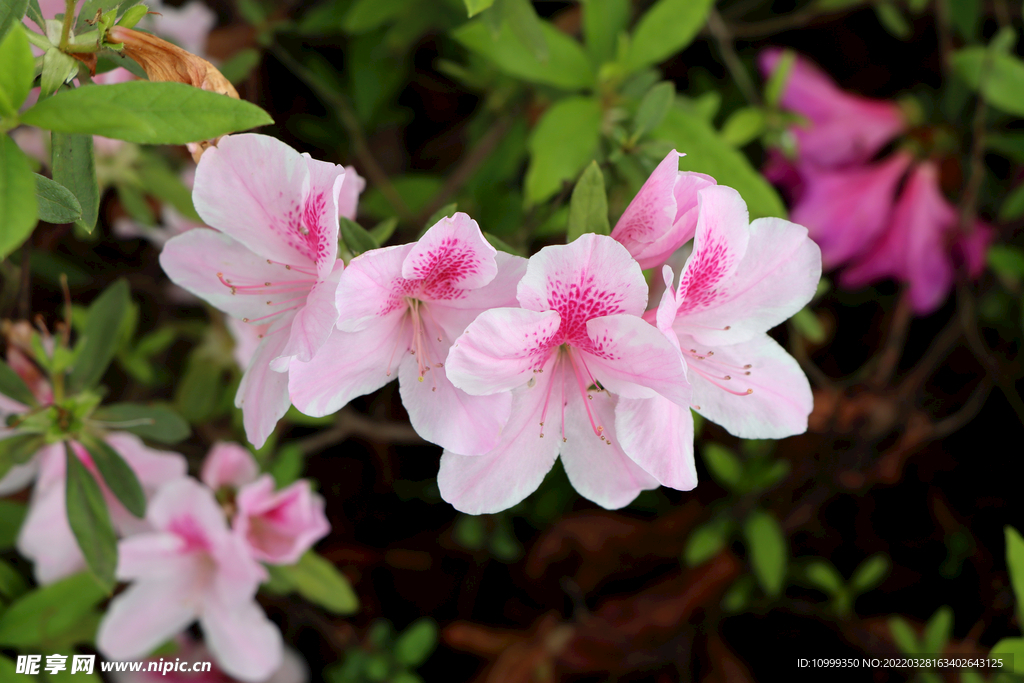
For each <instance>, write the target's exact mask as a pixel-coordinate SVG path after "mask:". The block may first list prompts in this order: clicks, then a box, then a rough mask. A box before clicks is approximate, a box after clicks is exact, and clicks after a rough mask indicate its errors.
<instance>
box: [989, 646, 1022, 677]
mask: <svg viewBox="0 0 1024 683" xmlns="http://www.w3.org/2000/svg"><path fill="white" fill-rule="evenodd" d="M997 655H1012V656H1013V668H1012V669H1011V668H1010V667H1009V666H1007V667H1005V668H1003V669H1002V670H1003V671H1008V672H1013V673H1016V674H1024V638H1003V639H1002V640H1000V641H999V642H998V643H996V644H995V645H993V646H992V649H991V650H990V651H989V653H988V656H989V657H996V656H997Z"/></svg>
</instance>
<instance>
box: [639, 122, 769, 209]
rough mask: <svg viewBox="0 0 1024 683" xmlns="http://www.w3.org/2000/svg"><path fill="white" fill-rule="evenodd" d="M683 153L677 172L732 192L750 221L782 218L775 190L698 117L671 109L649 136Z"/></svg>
mask: <svg viewBox="0 0 1024 683" xmlns="http://www.w3.org/2000/svg"><path fill="white" fill-rule="evenodd" d="M651 137H652V138H653V139H660V140H666V141H668V142H670V143H672V145H673V146H674V147H676V149H679V150H680V151H685V152H686V156H685V157H683V158H682V159H681V160H680V168H681V169H682V170H685V171H699V172H701V173H707V174H708V175H710V176H712V177H713V178H715V179H716V180H718V182H719V183H720V184H722V185H728V186H729V187H733V188H736V190H737V191H738V192H739V193H740V194H741V195H742V196H743V199H744V200H745V201H746V202H747V209H748V210H749V211H750V218H751V220H753V219H754V218H761V217H764V216H778V217H780V218H785V217H786V207H785V205H783V203H782V200H781V199H780V198H779V195H778V193H777V192H776V191H775V189H774V188H773V187H772V186H771V185H769V184H768V182H767V181H766V180H765V179H764V177H763V176H762V175H761V174H760V173H759V172H758V171H757V170H756V169H755V168H754V167H753V166H751V165H750V161H749V160H748V159H747V158H746V157H745V156H744V155H743V154H741V153H740V152H739V151H737V150H736V149H734V148H733V147H731V146H730V145H728V144H726V143H725V141H724V140H722V138H721V137H720V136H719V135H718V133H717V132H716V131H715V130H714V129H713V128H711V126H710V125H708V123H707V122H706V121H705V120H703V119H702V118H701V117H700V116H699V115H698V114H696V113H695V112H692V111H687V110H686V109H685V107H683V106H675V107H673V108H672V109H671V110H670V111H669V113H668V115H667V116H666V117H665V120H664V121H663V122H662V124H661V125H660V126H658V128H657V129H656V130H654V131H653V132H652V134H651Z"/></svg>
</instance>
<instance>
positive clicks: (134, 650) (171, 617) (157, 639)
mask: <svg viewBox="0 0 1024 683" xmlns="http://www.w3.org/2000/svg"><path fill="white" fill-rule="evenodd" d="M189 579H191V577H180V576H179V577H174V578H171V579H167V580H154V581H139V582H137V583H135V584H133V585H132V586H130V587H129V588H128V590H126V591H125V592H123V593H121V594H120V595H118V596H117V597H116V598H114V599H113V600H112V601H111V603H110V607H108V608H107V613H106V615H105V616H104V617H103V621H101V622H100V627H99V631H98V632H97V634H96V649H98V650H99V651H100V652H101V653H102V654H103V655H104V656H105V657H107V658H108V659H113V660H125V659H142V658H143V657H145V656H146V655H147V654H149V653H150V652H152V651H153V650H154V649H156V647H157V646H159V645H161V644H162V643H165V642H167V641H168V640H170V639H171V638H173V637H174V636H176V635H178V634H179V633H181V632H182V631H184V630H185V628H187V627H188V625H189V624H191V623H192V622H193V621H195V619H196V615H197V609H196V608H197V601H196V599H195V597H194V593H193V589H194V586H192V585H191V584H190V582H189Z"/></svg>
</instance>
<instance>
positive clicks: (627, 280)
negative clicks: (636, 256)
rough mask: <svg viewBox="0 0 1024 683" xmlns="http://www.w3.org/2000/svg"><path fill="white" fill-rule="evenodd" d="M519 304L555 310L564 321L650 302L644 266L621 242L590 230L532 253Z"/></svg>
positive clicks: (635, 311) (634, 311)
mask: <svg viewBox="0 0 1024 683" xmlns="http://www.w3.org/2000/svg"><path fill="white" fill-rule="evenodd" d="M517 297H518V298H519V304H520V305H521V306H522V307H523V308H525V309H528V310H531V311H549V310H556V311H558V312H559V314H560V315H561V316H562V320H563V322H564V323H568V322H569V321H576V322H573V323H572V326H573V327H578V326H580V324H581V323H583V322H585V321H586V320H587V319H588V318H593V317H597V316H602V315H615V314H617V313H627V314H631V315H641V314H642V313H643V312H644V309H645V308H646V307H647V282H646V280H644V276H643V273H642V272H641V270H640V265H639V264H638V263H637V262H636V261H634V260H633V257H632V256H630V255H629V252H628V251H627V250H626V248H625V247H623V246H622V245H621V244H619V243H618V242H616V241H615V240H613V239H611V238H609V237H606V236H604V235H595V234H593V233H587V234H585V235H581V236H580V237H578V238H576V239H575V240H573V242H572V243H571V244H565V245H561V244H559V245H554V246H550V247H544V248H543V249H541V250H540V251H538V252H537V253H536V254H534V255H533V256H532V257H531V258H530V262H529V264H527V266H526V274H525V275H524V276H523V279H522V280H520V281H519V287H518V290H517Z"/></svg>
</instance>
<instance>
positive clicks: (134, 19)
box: [117, 5, 224, 73]
mask: <svg viewBox="0 0 1024 683" xmlns="http://www.w3.org/2000/svg"><path fill="white" fill-rule="evenodd" d="M147 14H149V8H148V7H146V6H145V5H136V6H135V7H131V8H129V9H128V11H126V12H125V13H124V14H123V15H121V18H120V19H118V21H117V25H118V26H123V27H124V28H132V27H134V26H135V25H136V24H138V23H139V22H140V21H142V18H143V17H144V16H146V15H147ZM221 73H224V72H223V69H221Z"/></svg>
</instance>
